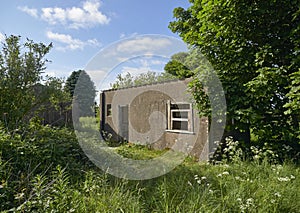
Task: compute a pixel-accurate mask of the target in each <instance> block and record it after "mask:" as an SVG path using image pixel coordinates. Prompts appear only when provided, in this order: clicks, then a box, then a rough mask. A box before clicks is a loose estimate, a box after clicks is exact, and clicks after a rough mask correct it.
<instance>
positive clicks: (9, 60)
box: [0, 35, 52, 128]
mask: <svg viewBox="0 0 300 213" xmlns="http://www.w3.org/2000/svg"><path fill="white" fill-rule="evenodd" d="M20 39H21V37H20V36H14V35H11V36H9V37H6V38H5V41H4V42H3V43H2V50H1V52H0V104H1V107H0V121H2V122H3V123H4V124H5V125H6V127H7V128H11V127H17V126H18V124H19V123H21V122H23V121H24V118H25V117H26V116H27V115H28V114H29V113H30V112H31V110H32V109H33V108H34V107H37V106H38V105H39V104H40V103H41V101H42V99H43V97H39V96H37V95H36V93H35V90H36V89H37V86H38V83H39V82H40V80H41V73H42V72H43V70H45V68H46V67H45V64H46V62H48V61H47V59H44V57H45V55H46V54H47V53H48V52H49V51H50V49H51V47H52V44H49V45H45V44H42V43H35V42H33V41H32V40H29V39H27V41H26V42H25V43H23V44H21V42H20Z"/></svg>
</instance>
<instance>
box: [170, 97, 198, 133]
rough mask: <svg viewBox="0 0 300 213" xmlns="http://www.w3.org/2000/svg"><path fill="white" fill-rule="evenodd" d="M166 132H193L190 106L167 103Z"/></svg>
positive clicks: (188, 104)
mask: <svg viewBox="0 0 300 213" xmlns="http://www.w3.org/2000/svg"><path fill="white" fill-rule="evenodd" d="M167 105H168V107H167V108H168V112H167V115H168V127H167V129H168V130H172V131H178V132H193V116H192V112H193V111H192V105H191V104H190V103H172V102H168V104H167Z"/></svg>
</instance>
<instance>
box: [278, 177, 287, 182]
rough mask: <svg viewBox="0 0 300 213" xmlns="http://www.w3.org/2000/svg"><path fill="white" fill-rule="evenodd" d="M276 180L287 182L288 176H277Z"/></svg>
mask: <svg viewBox="0 0 300 213" xmlns="http://www.w3.org/2000/svg"><path fill="white" fill-rule="evenodd" d="M277 180H279V181H280V182H288V181H290V178H289V177H279V178H277Z"/></svg>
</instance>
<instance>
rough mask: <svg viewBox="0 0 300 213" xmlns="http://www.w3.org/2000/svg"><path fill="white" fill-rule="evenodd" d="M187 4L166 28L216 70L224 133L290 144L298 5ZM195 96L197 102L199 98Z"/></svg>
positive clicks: (295, 121) (206, 0)
mask: <svg viewBox="0 0 300 213" xmlns="http://www.w3.org/2000/svg"><path fill="white" fill-rule="evenodd" d="M190 3H191V5H190V7H189V8H187V9H183V8H180V7H179V8H176V9H175V10H174V17H175V21H173V22H171V23H170V25H169V27H170V29H171V30H172V31H173V32H175V33H178V34H179V36H180V37H181V38H182V39H183V40H184V41H185V42H186V43H187V44H189V45H191V46H192V47H197V48H199V50H200V51H201V53H202V54H203V55H204V56H205V57H206V58H207V59H208V60H209V61H210V63H211V64H212V66H213V67H214V69H215V71H216V72H217V74H218V76H219V78H220V80H221V82H222V84H223V88H224V90H225V93H226V101H227V117H228V119H227V120H228V123H227V130H235V129H239V131H242V132H243V131H248V130H249V128H250V129H251V130H252V131H253V133H254V134H255V136H256V137H257V138H259V139H260V140H261V141H271V142H288V143H294V142H295V141H296V140H295V136H296V134H295V133H296V132H297V131H299V107H298V106H299V93H298V92H299V83H300V81H299V80H298V79H299V78H298V77H299V53H300V51H299V26H300V16H299V14H300V10H299V6H300V1H299V0H295V1H287V0H283V1H277V0H271V1H244V0H243V1H232V0H216V1H212V0H190ZM297 73H298V74H297ZM194 87H197V84H195V85H194ZM193 91H194V92H195V93H197V89H194V90H193ZM195 97H196V102H197V101H198V102H199V100H200V99H201V97H199V96H197V94H195ZM197 97H198V98H197ZM200 102H201V101H200Z"/></svg>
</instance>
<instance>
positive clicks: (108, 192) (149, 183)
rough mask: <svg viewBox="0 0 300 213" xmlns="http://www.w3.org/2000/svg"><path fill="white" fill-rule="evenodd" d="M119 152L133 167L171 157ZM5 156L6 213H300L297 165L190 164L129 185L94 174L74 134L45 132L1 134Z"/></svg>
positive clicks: (2, 200) (2, 198)
mask: <svg viewBox="0 0 300 213" xmlns="http://www.w3.org/2000/svg"><path fill="white" fill-rule="evenodd" d="M115 149H116V151H117V152H118V153H119V154H121V155H123V156H124V157H128V158H133V159H150V158H155V157H157V156H159V155H161V154H163V153H164V151H154V150H150V149H148V148H146V147H143V146H136V145H133V144H129V145H128V144H127V145H122V146H121V147H118V148H115ZM0 151H1V160H0V181H1V182H0V208H1V211H2V212H9V211H11V212H300V211H299V210H300V202H297V201H298V200H300V179H299V176H300V169H299V166H298V165H296V164H294V163H291V162H285V163H283V164H276V163H275V162H273V161H270V160H269V159H267V158H265V159H259V160H254V161H252V162H248V161H242V160H240V158H234V160H233V162H231V163H229V162H228V161H221V162H218V163H217V164H214V165H213V164H209V163H199V162H196V161H195V160H194V159H193V158H187V159H186V161H184V162H183V163H182V164H181V165H179V166H177V167H176V168H175V169H174V170H173V171H171V172H170V173H168V174H166V175H164V176H161V177H158V178H154V179H150V180H143V181H130V180H124V179H119V178H116V177H113V176H111V175H109V174H105V173H103V172H102V171H100V170H98V169H97V168H96V167H94V166H93V165H92V164H91V163H90V162H89V161H88V159H87V158H86V157H85V156H84V155H83V153H82V151H81V150H80V147H79V145H78V143H77V141H76V138H75V136H74V134H73V133H72V132H70V131H69V130H66V129H53V128H50V127H41V126H38V127H37V126H32V127H30V128H29V129H27V130H26V131H23V130H22V131H20V130H19V132H16V131H15V132H13V133H5V132H3V131H2V132H0Z"/></svg>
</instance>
